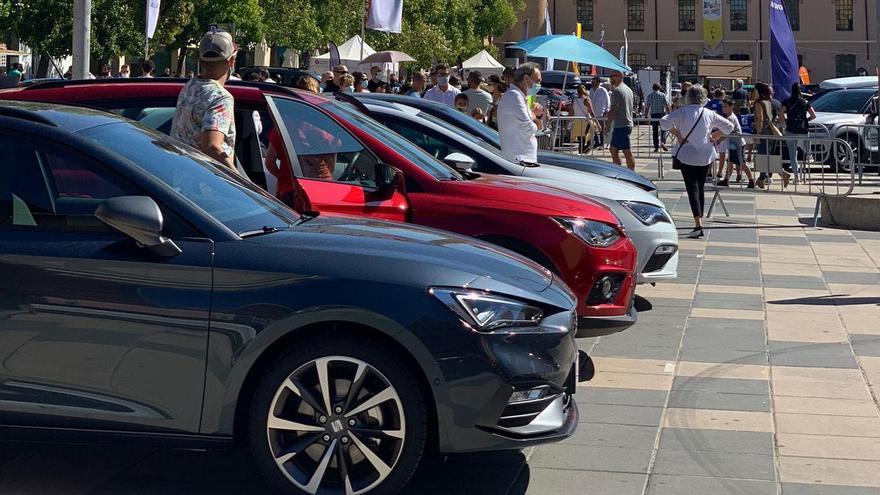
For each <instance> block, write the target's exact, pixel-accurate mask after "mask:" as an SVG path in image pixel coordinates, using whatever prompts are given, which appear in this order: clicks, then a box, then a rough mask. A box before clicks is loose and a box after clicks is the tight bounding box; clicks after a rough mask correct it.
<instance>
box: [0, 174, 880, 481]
mask: <svg viewBox="0 0 880 495" xmlns="http://www.w3.org/2000/svg"><path fill="white" fill-rule="evenodd" d="M655 163H656V162H654V161H650V160H640V161H639V170H640V171H644V172H645V173H646V175H652V174H653V175H656V165H655ZM676 174H677V173H676V172H672V173H670V174H669V175H668V176H667V180H666V181H661V182H659V185H660V187H661V191H660V198H661V199H663V200H664V201H665V202H666V204H667V205H668V206H669V208H670V210H671V211H672V212H673V214H674V216H675V218H676V221H677V224H678V226H679V228H680V232H681V233H682V234H684V233H686V232H687V231H688V230H690V227H691V222H692V220H689V217H690V211H689V208H688V203H687V198H686V196H685V194H684V192H683V187H682V185H681V184H680V183H679V182H677V181H676V180H675V178H676V177H677V175H676ZM723 194H724V196H723V197H724V199H725V201H726V205H727V207H728V209H729V211H730V214H731V216H730V217H723V216H716V217H715V218H713V221H712V222H710V223H709V224H708V226H709V228H708V229H707V231H706V234H707V236H706V238H705V239H703V240H687V239H682V240H681V261H680V264H679V278H678V279H677V280H675V281H672V282H667V283H662V284H658V285H657V286H656V287H652V286H640V287H639V290H638V293H639V294H640V296H641V297H642V298H644V301H642V302H641V304H643V305H644V304H645V301H646V302H647V304H649V305H650V306H652V308H651V309H650V310H649V311H644V312H642V313H641V314H640V319H639V322H638V324H637V325H635V326H634V327H632V328H630V329H628V330H626V331H625V332H623V333H620V334H617V335H612V336H608V337H602V338H598V339H589V340H584V341H581V342H580V344H581V347H582V348H583V349H584V350H586V351H588V352H589V354H590V355H591V356H593V358H594V359H595V361H596V367H597V370H598V371H597V374H596V377H595V378H594V379H593V380H592V381H591V382H588V383H584V384H581V386H580V387H579V391H578V394H577V396H576V399H577V401H578V404H579V406H580V411H581V424H580V425H579V428H578V431H577V433H576V434H575V435H574V436H573V437H572V438H570V439H569V440H567V441H565V442H562V443H558V444H551V445H545V446H541V447H537V448H531V449H527V450H525V451H523V452H513V453H483V454H473V455H465V456H450V457H447V458H446V459H435V460H432V462H430V463H428V464H426V465H425V466H424V467H423V468H422V469H421V470H420V471H419V472H418V474H417V476H416V479H415V480H414V481H413V483H412V484H411V486H410V488H409V493H412V494H419V495H421V494H450V493H455V494H499V495H501V494H516V495H521V494H525V493H528V494H557V493H577V494H591V493H596V494H613V495H617V494H620V495H629V494H632V495H641V494H649V495H665V494H713V495H718V494H750V495H752V494H755V495H761V494H768V495H771V494H772V495H776V494H780V493H781V494H783V495H817V494H822V495H862V494H865V495H867V494H877V493H880V409H878V402H877V399H878V394H880V324H878V322H880V268H878V267H880V232H860V231H850V230H845V229H831V228H819V229H814V228H812V227H809V226H808V224H809V223H810V220H811V217H812V214H813V207H814V205H815V200H814V198H812V197H809V196H800V195H790V194H780V193H778V192H773V193H764V192H760V191H759V192H754V191H746V190H742V189H737V188H731V189H730V190H725V191H724V193H723ZM718 214H720V212H717V213H716V215H718ZM243 466H245V463H243V462H241V460H240V458H238V457H237V454H235V453H232V452H229V451H217V452H200V451H181V450H168V449H158V448H134V447H112V448H107V447H99V446H69V445H66V446H60V445H54V444H20V443H0V495H13V494H14V495H29V494H40V495H55V494H58V495H61V494H64V495H78V494H83V495H85V494H90V495H110V494H112V495H125V494H144V495H146V494H150V495H155V494H188V495H194V494H211V495H231V494H260V493H273V492H272V491H271V488H269V487H267V486H266V485H265V484H263V482H262V481H261V480H260V479H259V477H258V476H257V475H255V474H254V473H253V472H252V471H249V470H248V469H247V468H245V467H243Z"/></svg>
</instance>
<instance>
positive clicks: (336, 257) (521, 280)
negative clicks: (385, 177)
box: [246, 215, 555, 297]
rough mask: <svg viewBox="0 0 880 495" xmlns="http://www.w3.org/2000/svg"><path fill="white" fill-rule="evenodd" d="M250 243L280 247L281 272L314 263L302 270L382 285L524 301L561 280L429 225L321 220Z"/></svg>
mask: <svg viewBox="0 0 880 495" xmlns="http://www.w3.org/2000/svg"><path fill="white" fill-rule="evenodd" d="M246 241H247V242H253V243H256V244H259V245H261V246H264V247H266V248H268V249H273V250H276V251H277V252H274V253H273V254H272V256H273V257H275V258H276V261H277V262H278V263H280V265H279V266H278V268H279V269H285V265H287V266H288V267H290V268H293V267H301V266H304V264H307V266H308V269H307V270H301V271H303V272H305V271H307V272H308V273H311V274H313V276H322V275H328V276H329V274H330V272H331V270H332V272H334V273H337V274H338V273H345V274H347V276H348V277H350V278H363V279H369V280H372V281H375V282H377V283H380V282H382V281H386V282H389V283H391V282H392V281H393V282H394V283H410V284H419V283H423V284H425V285H427V286H456V287H461V286H470V287H474V288H479V289H486V290H501V291H503V292H506V293H511V292H514V294H512V295H520V296H522V297H532V295H533V294H534V293H539V292H542V291H544V290H545V289H547V288H548V287H550V286H551V284H552V283H553V275H552V274H551V273H550V272H549V271H547V270H546V269H544V268H543V267H541V266H540V265H537V264H535V263H533V262H532V261H529V260H527V259H525V258H523V257H521V256H519V255H515V254H513V253H511V252H509V251H507V250H505V249H503V248H500V247H498V246H494V245H492V244H488V243H485V242H482V241H478V240H476V239H473V238H470V237H465V236H460V235H456V234H452V233H449V232H445V231H441V230H436V229H431V228H428V227H421V226H416V225H411V224H401V223H394V222H385V221H381V220H371V219H364V218H360V217H349V216H344V215H321V216H319V217H317V218H313V219H311V220H308V221H306V222H305V223H302V224H299V225H296V226H295V227H293V228H291V229H289V230H282V231H278V232H275V233H272V234H267V235H261V236H255V237H250V238H247V239H246ZM328 264H330V265H333V266H332V267H329V266H327V265H328ZM322 272H326V273H322ZM554 285H555V284H554Z"/></svg>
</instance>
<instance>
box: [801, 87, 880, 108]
mask: <svg viewBox="0 0 880 495" xmlns="http://www.w3.org/2000/svg"><path fill="white" fill-rule="evenodd" d="M875 93H876V91H874V90H852V89H850V90H847V89H844V90H840V91H832V92H830V93H825V94H824V95H822V96H820V97H818V98H816V99H815V100H813V102H812V105H813V110H815V111H817V112H828V113H862V110H863V109H864V108H865V105H867V104H868V100H870V99H871V97H872V96H874V94H875Z"/></svg>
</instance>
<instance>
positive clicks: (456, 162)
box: [443, 153, 477, 172]
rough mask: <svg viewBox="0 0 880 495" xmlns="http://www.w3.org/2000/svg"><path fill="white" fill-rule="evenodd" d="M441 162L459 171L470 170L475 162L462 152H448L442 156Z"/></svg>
mask: <svg viewBox="0 0 880 495" xmlns="http://www.w3.org/2000/svg"><path fill="white" fill-rule="evenodd" d="M443 162H444V163H445V164H447V165H449V166H450V167H452V168H454V169H456V170H458V171H459V172H470V171H471V169H472V168H473V167H474V165H476V163H477V162H475V161H474V159H473V158H471V157H469V156H467V155H465V154H464V153H450V154H448V155H446V157H445V158H443Z"/></svg>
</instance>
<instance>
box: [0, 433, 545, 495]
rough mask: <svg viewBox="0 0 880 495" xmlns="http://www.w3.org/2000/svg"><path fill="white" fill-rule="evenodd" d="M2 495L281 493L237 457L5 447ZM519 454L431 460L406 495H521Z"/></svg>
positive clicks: (1, 445) (523, 474) (523, 480)
mask: <svg viewBox="0 0 880 495" xmlns="http://www.w3.org/2000/svg"><path fill="white" fill-rule="evenodd" d="M0 480H2V482H0V495H13V494H14V495H157V494H161V495H201V494H205V495H208V494H210V495H259V494H275V493H282V492H279V491H278V490H275V489H274V487H273V486H272V485H270V484H269V483H268V482H267V481H265V480H264V479H263V478H262V477H261V476H260V475H259V473H257V472H256V471H255V468H253V467H252V465H251V463H250V462H248V460H247V459H246V458H245V457H244V455H243V454H241V453H240V452H237V451H233V450H231V449H226V450H213V451H200V450H170V449H151V448H137V447H134V448H128V447H119V446H114V447H102V446H92V445H54V444H24V443H12V442H0ZM528 482H529V468H528V465H527V464H526V458H525V456H524V455H523V454H522V453H521V452H487V453H481V454H466V455H455V456H447V457H445V458H440V457H436V458H428V459H426V462H424V463H423V465H422V467H421V468H420V469H419V470H418V471H417V472H416V475H415V476H414V477H413V479H412V481H411V482H410V484H409V486H408V487H407V490H406V491H405V492H404V493H406V494H413V495H415V494H418V495H435V494H436V495H440V494H444V495H445V494H450V493H455V494H480V495H484V494H485V495H496V494H497V495H506V494H510V495H523V494H524V493H525V492H526V489H527V488H528Z"/></svg>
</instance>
